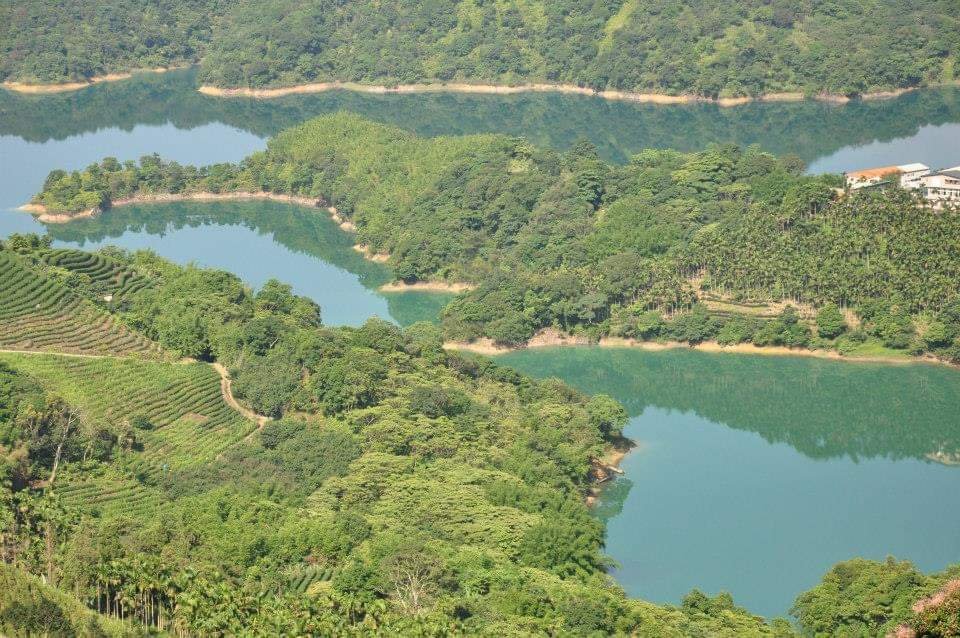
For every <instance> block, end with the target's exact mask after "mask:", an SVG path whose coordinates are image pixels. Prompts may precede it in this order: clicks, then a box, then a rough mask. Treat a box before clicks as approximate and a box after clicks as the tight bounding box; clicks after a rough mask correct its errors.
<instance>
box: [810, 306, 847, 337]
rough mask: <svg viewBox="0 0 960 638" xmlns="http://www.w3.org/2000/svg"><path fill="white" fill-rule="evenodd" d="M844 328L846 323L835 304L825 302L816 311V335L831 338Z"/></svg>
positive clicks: (838, 334)
mask: <svg viewBox="0 0 960 638" xmlns="http://www.w3.org/2000/svg"><path fill="white" fill-rule="evenodd" d="M846 329H847V323H846V321H845V320H844V318H843V313H842V312H840V309H839V308H838V307H837V305H836V304H834V303H826V304H824V305H823V306H822V307H821V308H820V310H819V311H818V312H817V335H819V336H821V337H823V338H825V339H833V338H835V337H839V336H840V334H841V333H843V331H844V330H846Z"/></svg>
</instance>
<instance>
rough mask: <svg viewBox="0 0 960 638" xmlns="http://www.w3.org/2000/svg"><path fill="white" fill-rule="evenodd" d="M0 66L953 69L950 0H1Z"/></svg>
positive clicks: (374, 79)
mask: <svg viewBox="0 0 960 638" xmlns="http://www.w3.org/2000/svg"><path fill="white" fill-rule="evenodd" d="M0 19H2V24H3V26H2V27H0V29H4V31H3V32H2V34H3V35H2V38H0V47H2V48H0V55H2V60H0V79H5V80H18V81H24V82H56V81H64V80H77V79H83V78H87V77H91V76H95V75H102V74H104V73H108V72H114V71H123V70H129V69H135V68H144V67H155V66H165V65H170V64H181V63H185V62H192V61H197V60H199V61H200V62H201V67H202V69H201V78H202V81H203V82H205V83H208V84H213V85H215V86H220V87H271V86H289V85H295V84H302V83H307V82H323V81H328V80H343V81H355V82H364V83H375V84H386V85H393V84H398V83H399V84H404V83H417V82H475V83H496V84H515V83H522V82H548V83H562V84H574V85H580V86H586V87H591V88H595V89H618V90H624V91H636V92H658V93H670V94H696V95H701V96H708V97H718V96H721V97H732V96H743V95H759V94H763V93H774V92H782V91H802V92H806V93H818V92H829V93H837V94H857V93H863V92H868V91H875V90H889V89H897V88H902V87H912V86H919V85H923V84H928V83H935V82H949V81H952V80H954V71H953V69H954V64H955V61H956V59H957V56H958V53H960V35H958V34H960V22H958V21H960V11H958V7H957V5H956V2H954V1H953V0H935V1H933V2H926V3H923V4H916V3H914V4H904V3H902V2H896V1H895V0H879V1H870V0H832V1H830V2H823V1H819V0H773V1H772V2H771V1H769V0H710V1H708V2H694V1H692V0H591V1H589V2H576V1H574V0H561V1H554V2H546V1H544V0H534V1H532V2H515V1H512V0H511V1H507V2H497V3H482V2H473V1H472V0H431V1H429V2H399V1H396V0H394V1H391V2H370V1H369V0H365V1H360V2H346V3H331V2H319V1H317V0H312V1H310V2H297V1H294V0H271V2H266V3H264V2H251V1H249V0H245V1H243V2H240V3H223V2H219V1H217V0H179V1H158V0H148V1H140V2H137V1H134V0H125V1H124V2H122V3H116V2H111V3H103V2H93V3H90V2H68V3H55V2H50V1H48V0H31V1H30V2H26V3H21V2H14V0H5V1H4V2H3V3H2V4H0Z"/></svg>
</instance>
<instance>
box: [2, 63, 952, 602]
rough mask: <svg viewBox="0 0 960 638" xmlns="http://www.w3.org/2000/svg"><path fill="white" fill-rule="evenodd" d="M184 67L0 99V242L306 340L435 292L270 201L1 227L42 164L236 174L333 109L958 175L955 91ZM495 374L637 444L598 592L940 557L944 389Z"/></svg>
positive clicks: (801, 580) (817, 371)
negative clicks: (762, 94) (733, 97)
mask: <svg viewBox="0 0 960 638" xmlns="http://www.w3.org/2000/svg"><path fill="white" fill-rule="evenodd" d="M194 79H195V78H194V74H193V72H191V71H186V72H175V73H169V74H166V75H162V76H155V75H145V76H141V77H138V78H135V79H134V80H132V81H129V82H120V83H114V84H103V85H99V86H97V87H94V88H91V89H86V90H83V91H80V92H76V93H71V94H65V95H59V96H47V97H41V98H38V97H23V96H16V95H13V94H10V93H6V92H4V91H0V237H4V236H6V235H9V234H10V233H13V232H49V233H50V234H51V235H52V236H53V237H54V239H55V240H56V242H57V244H58V245H70V246H80V247H84V248H96V247H99V246H103V245H107V244H113V245H119V246H123V247H126V248H131V249H137V248H151V249H153V250H156V251H157V252H158V253H160V254H161V255H164V256H165V257H168V258H170V259H172V260H175V261H177V262H180V263H187V262H191V261H192V262H196V263H198V264H202V265H207V266H214V267H220V268H225V269H228V270H231V271H233V272H236V273H237V274H238V275H240V276H241V277H242V278H243V279H244V280H245V281H247V282H248V283H249V284H250V285H252V286H254V287H256V286H259V285H261V284H262V283H263V282H264V281H265V280H266V279H268V278H270V277H276V278H278V279H281V280H283V281H286V282H289V283H291V284H292V285H293V286H294V288H295V289H296V291H297V292H299V293H301V294H306V295H309V296H311V297H312V298H313V299H315V300H316V301H317V302H318V303H320V305H321V306H322V308H323V315H324V321H325V322H326V323H328V324H331V325H335V324H358V323H361V322H362V321H364V320H365V319H366V318H368V317H370V316H373V315H378V316H381V317H389V318H392V319H394V320H395V321H397V322H399V323H404V324H406V323H411V322H413V321H416V320H419V319H425V318H436V316H437V314H438V312H439V310H440V308H441V307H442V305H443V304H444V303H445V302H446V299H447V298H446V297H444V296H442V295H429V294H411V293H407V294H392V295H386V294H382V293H380V292H378V291H377V288H378V287H379V286H380V285H381V284H383V283H385V282H386V281H389V280H390V278H391V277H390V272H389V271H388V269H386V268H385V267H383V266H381V265H377V264H372V263H370V262H368V261H366V260H363V259H362V258H360V256H359V255H358V254H357V253H356V252H354V251H353V250H352V249H351V247H350V245H351V243H352V242H351V240H350V237H349V235H346V234H344V233H342V232H340V231H339V230H338V229H337V227H336V226H335V225H334V224H333V223H332V222H331V221H330V220H329V219H328V218H327V217H326V216H325V215H322V214H317V213H315V212H311V211H308V210H306V209H301V208H297V207H292V206H285V205H280V204H275V203H269V202H247V203H209V204H197V203H193V204H166V205H151V206H140V207H129V208H122V209H118V210H116V211H112V212H110V213H108V214H106V215H103V216H101V217H100V218H98V219H95V220H83V221H77V222H74V223H71V224H68V225H54V226H50V227H44V226H43V225H42V224H38V223H37V222H35V221H34V220H33V218H32V217H30V216H29V215H25V214H22V213H17V212H6V210H12V209H13V208H15V207H16V206H18V205H20V204H22V203H24V202H25V201H27V200H28V199H29V198H30V196H31V195H32V194H33V193H35V192H36V191H37V190H38V189H39V188H40V186H41V185H42V183H43V179H44V177H45V176H46V174H47V173H48V172H49V171H50V170H51V169H53V168H81V167H83V166H85V165H87V164H89V163H90V162H93V161H96V160H99V159H101V158H102V157H104V156H106V155H113V156H115V157H118V158H119V159H121V160H122V159H135V158H137V157H139V156H140V155H143V154H146V153H152V152H158V153H160V154H161V155H163V156H164V157H167V158H171V159H176V160H178V161H181V162H185V163H196V164H204V163H210V162H221V161H236V160H239V159H240V158H242V157H244V156H245V155H247V154H249V153H250V152H251V151H254V150H257V149H260V148H262V147H263V146H264V144H265V139H266V137H268V136H270V135H272V134H273V133H275V132H277V131H279V130H280V129H282V128H284V127H286V126H290V125H292V124H295V123H297V122H299V121H302V120H304V119H307V118H309V117H311V116H314V115H317V114H320V113H326V112H331V111H336V110H351V111H356V112H359V113H362V114H364V115H366V116H368V117H371V118H373V119H376V120H379V121H383V122H388V123H393V124H397V125H400V126H403V127H406V128H409V129H412V130H416V131H417V132H419V133H421V134H424V135H440V134H456V133H471V132H482V131H499V132H504V133H508V134H511V135H523V136H526V137H528V138H529V139H531V140H532V141H534V142H535V143H538V144H542V145H549V146H552V147H555V148H565V147H568V146H569V145H570V144H572V143H573V142H574V141H575V140H576V139H578V138H582V137H586V138H588V139H590V140H592V141H593V142H594V143H595V144H596V145H597V147H598V148H599V150H600V152H601V153H602V154H603V155H604V156H605V157H606V158H608V159H610V160H612V161H618V162H622V161H626V159H627V158H628V157H629V156H630V155H631V154H633V153H635V152H637V151H638V150H641V149H643V148H647V147H673V148H678V149H682V150H695V149H699V148H702V147H703V146H704V145H706V144H708V143H711V142H721V143H722V142H736V143H739V144H754V143H756V144H760V145H761V146H762V147H764V148H766V149H768V150H770V151H773V152H776V153H794V154H797V155H799V156H800V157H801V158H803V159H804V160H805V161H806V162H808V165H809V166H810V170H811V171H815V172H816V171H841V170H845V169H849V168H856V167H862V166H869V165H874V164H889V163H899V162H906V161H923V162H926V163H928V164H930V165H933V166H944V165H955V164H960V89H943V90H935V91H924V92H918V93H914V94H911V95H906V96H903V97H901V98H899V99H896V100H892V101H889V102H871V103H861V104H851V105H848V106H844V107H837V106H833V105H827V104H820V103H799V104H753V105H748V106H744V107H738V108H734V109H720V108H718V107H715V106H711V105H690V106H673V107H656V106H652V105H637V104H629V103H612V102H604V101H602V100H597V99H594V98H589V97H583V96H560V95H549V94H531V95H514V96H458V95H442V94H436V95H421V96H364V95H358V94H352V93H345V92H338V93H330V94H322V95H314V96H291V97H289V98H284V99H280V100H273V101H256V100H245V99H239V100H218V99H212V98H206V97H204V96H201V95H200V94H198V93H196V91H194V90H193V88H194ZM504 359H505V361H506V362H508V363H510V364H511V365H515V366H516V367H518V368H521V369H522V370H524V371H526V372H529V373H531V374H534V375H537V376H560V377H562V378H564V379H566V380H567V381H569V382H570V383H572V384H574V385H576V386H578V387H580V388H582V389H584V390H587V391H590V392H606V393H608V394H611V395H613V396H615V397H616V398H618V399H620V400H621V401H623V402H624V403H625V404H626V405H627V407H628V409H629V411H630V414H631V422H630V426H629V429H628V434H629V435H630V436H631V437H633V438H634V439H636V440H637V441H638V443H639V446H638V449H637V450H636V451H635V452H634V453H632V454H631V455H630V456H629V457H628V458H627V459H626V461H625V463H624V468H625V470H626V472H627V475H626V478H625V479H622V480H619V481H617V482H616V483H614V484H612V485H611V486H610V487H609V489H608V490H607V491H606V492H605V497H604V502H603V503H602V504H601V507H600V509H599V510H598V511H599V513H600V514H601V515H602V516H603V517H604V518H605V519H606V520H607V523H608V530H609V545H608V550H609V553H610V554H611V555H612V556H613V557H614V558H615V559H616V560H617V561H618V562H619V563H620V565H621V567H620V569H618V570H617V571H616V576H617V578H618V579H619V580H620V582H621V583H623V585H624V587H626V588H627V590H628V591H629V592H630V593H631V594H634V595H637V596H642V597H645V598H649V599H652V600H655V601H663V602H677V601H678V600H679V599H680V598H681V597H682V595H683V594H684V593H686V592H687V591H689V590H690V589H691V588H693V587H700V588H702V589H704V590H705V591H708V592H711V593H713V592H716V591H719V590H721V589H726V590H729V591H731V592H732V593H733V594H734V596H735V598H736V599H737V601H738V602H739V603H741V604H744V605H746V606H748V607H749V608H750V609H752V610H753V611H755V612H757V613H762V614H766V615H777V614H783V613H785V612H786V610H787V609H788V608H789V606H790V604H791V602H792V600H793V598H794V597H795V596H796V594H797V593H799V592H800V591H802V590H804V589H806V588H808V587H810V586H811V585H812V584H814V583H815V582H816V581H817V580H818V579H819V578H820V576H821V575H822V574H823V572H824V571H825V570H826V569H827V568H828V567H829V566H830V565H831V564H833V563H834V562H836V561H838V560H842V559H845V558H849V557H852V556H857V555H862V556H871V557H876V558H881V557H883V556H885V555H887V554H896V555H897V556H899V557H902V558H908V559H910V560H913V561H915V562H916V563H917V564H918V565H920V566H921V567H922V568H924V569H930V570H933V569H938V568H941V567H943V566H944V565H945V564H947V563H949V562H956V561H957V560H958V559H960V508H958V507H956V506H955V500H956V494H957V493H958V488H960V468H957V467H949V466H944V465H941V464H938V463H935V462H932V461H930V460H928V458H927V455H929V454H931V453H934V452H937V451H947V452H956V451H958V450H960V374H957V373H956V372H954V371H951V370H946V369H940V368H934V367H928V366H906V367H877V366H867V365H859V364H856V365H855V364H840V363H834V362H822V361H814V360H806V359H789V358H763V357H749V356H743V357H739V356H732V355H720V356H717V355H713V356H711V355H706V354H702V353H694V352H670V353H643V352H636V351H618V350H591V349H575V350H569V349H568V350H538V351H530V352H524V353H518V354H514V355H510V356H508V357H505V358H504Z"/></svg>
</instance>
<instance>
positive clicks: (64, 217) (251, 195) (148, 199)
mask: <svg viewBox="0 0 960 638" xmlns="http://www.w3.org/2000/svg"><path fill="white" fill-rule="evenodd" d="M256 200H265V201H274V202H281V203H284V204H296V205H298V206H304V207H307V208H322V207H323V204H324V202H323V200H322V199H314V198H312V197H302V196H299V195H284V194H282V193H270V192H267V191H238V192H233V193H210V192H199V193H156V194H144V195H135V196H133V197H125V198H121V199H118V200H115V201H112V202H110V206H109V207H107V208H106V209H103V208H100V207H95V208H88V209H87V210H81V211H77V212H74V213H51V212H49V211H48V209H47V207H46V206H44V205H43V204H37V203H34V202H30V203H27V204H24V205H23V206H20V207H18V208H17V210H20V211H24V212H27V213H31V214H32V215H34V216H36V218H37V221H40V222H43V223H45V224H66V223H69V222H71V221H74V220H75V219H86V218H90V217H96V216H97V215H99V214H100V213H102V212H104V210H111V209H113V208H121V207H123V206H131V205H135V204H166V203H172V202H221V201H256ZM326 210H327V212H328V213H329V214H330V218H331V219H332V220H333V221H334V222H336V223H337V225H338V226H340V228H341V229H343V230H347V231H354V230H356V227H355V226H354V225H353V223H352V222H350V221H349V220H347V219H345V218H344V217H343V216H342V215H340V213H339V212H338V211H337V209H336V208H334V207H333V206H328V207H326Z"/></svg>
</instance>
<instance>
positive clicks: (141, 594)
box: [0, 237, 787, 636]
mask: <svg viewBox="0 0 960 638" xmlns="http://www.w3.org/2000/svg"><path fill="white" fill-rule="evenodd" d="M11 246H15V247H16V253H13V251H11V250H10V247H11ZM11 253H13V254H11ZM0 255H4V256H5V257H4V258H5V259H6V263H14V262H16V263H17V264H18V265H19V267H20V268H21V269H22V270H23V271H24V272H27V273H28V274H30V275H31V276H33V277H35V278H37V279H38V280H39V281H41V282H48V281H52V280H53V279H54V278H55V277H57V276H59V275H57V271H51V270H50V265H49V264H50V263H52V262H59V261H61V260H62V258H63V255H62V253H61V252H60V251H56V250H51V249H50V248H48V247H47V246H46V244H45V243H44V242H41V241H36V240H31V238H29V237H14V238H13V239H11V240H10V241H8V242H5V244H4V247H3V250H0ZM70 257H71V260H70V263H74V264H87V266H83V269H84V270H85V271H86V272H87V274H89V273H91V272H94V270H96V271H100V270H103V271H104V272H107V271H111V272H114V271H115V272H132V273H136V274H137V276H138V277H139V278H141V279H142V280H143V282H144V285H143V286H141V287H139V288H138V289H136V290H132V291H130V292H129V293H128V294H125V295H124V296H123V303H122V304H118V305H112V306H108V307H105V309H104V312H105V313H106V312H109V313H110V315H111V317H113V318H114V320H115V321H117V322H123V323H124V325H129V326H135V327H136V328H137V329H138V330H139V331H141V332H142V333H143V334H145V335H149V336H150V337H151V338H152V339H155V340H156V341H157V342H158V343H159V344H160V345H162V346H163V347H164V349H165V350H167V351H169V352H173V353H179V354H185V353H192V354H194V355H197V356H200V357H203V358H206V359H212V360H216V361H218V362H220V363H221V364H223V365H225V366H227V367H228V368H229V370H230V373H231V376H232V383H231V386H232V387H230V386H225V388H227V387H230V389H231V390H232V391H233V392H235V393H236V395H237V396H238V397H239V398H240V400H241V401H243V402H244V403H245V404H247V405H249V406H251V407H252V408H254V409H256V410H258V411H260V412H266V413H269V414H270V415H272V416H274V417H275V418H274V419H273V420H265V419H258V423H260V424H261V427H259V428H258V427H257V424H255V423H254V421H253V420H248V419H247V418H246V417H244V416H243V415H241V414H240V413H238V412H236V411H234V410H233V409H232V408H231V407H230V406H229V404H228V402H227V401H225V399H224V396H223V395H222V393H221V385H220V380H219V378H218V375H217V373H216V372H215V371H214V370H213V369H212V368H211V367H210V366H209V365H208V364H207V363H203V362H193V363H180V362H172V361H148V360H144V359H142V358H138V357H123V356H118V355H112V356H103V357H75V356H74V357H71V356H66V355H59V354H49V353H26V352H19V353H4V354H2V355H0V452H2V455H0V459H2V464H0V477H2V481H0V500H2V501H3V503H4V504H9V505H11V507H9V508H8V509H5V510H4V511H7V512H9V514H8V515H7V516H6V517H5V518H3V519H0V533H2V534H3V547H4V548H6V549H4V552H5V553H4V560H5V561H6V562H12V563H14V564H16V565H17V566H18V567H19V568H20V569H22V570H24V571H27V572H30V573H33V574H43V575H44V576H45V577H46V578H47V580H48V582H49V583H51V584H55V585H56V586H57V587H59V588H61V589H62V590H63V591H69V592H72V593H73V594H74V595H75V596H76V597H77V598H78V599H79V600H80V601H82V602H83V603H85V604H86V606H88V607H90V608H91V609H94V610H98V611H101V612H102V613H104V614H106V615H109V616H112V617H122V618H124V619H126V623H127V627H133V626H144V627H149V628H153V629H155V630H157V631H160V630H166V629H170V630H171V631H175V632H176V633H178V635H235V634H237V633H246V634H248V635H277V634H309V635H383V634H388V635H408V634H416V635H451V634H471V635H497V636H521V635H530V634H543V633H560V634H568V635H583V634H590V633H601V634H609V633H638V634H649V635H667V636H682V635H692V634H701V635H725V636H734V635H737V636H739V635H757V636H760V635H774V634H775V633H778V635H784V632H786V631H787V630H786V628H785V627H784V625H783V624H782V623H778V624H775V625H768V624H767V623H765V622H764V621H763V619H760V618H757V617H754V616H752V615H750V614H749V613H748V612H746V611H744V610H742V609H740V608H738V607H736V606H735V605H734V604H733V602H732V600H730V598H729V596H726V595H721V596H718V597H716V598H706V597H704V596H702V595H700V594H697V595H694V596H692V597H691V598H690V600H689V601H688V602H687V603H685V604H684V605H682V606H680V607H669V606H658V605H653V604H650V603H646V602H643V601H637V600H631V599H628V598H626V596H625V595H624V593H623V591H622V590H621V589H620V588H619V587H618V586H616V584H615V583H614V582H613V580H612V579H611V578H610V577H609V576H607V575H606V574H605V567H606V564H607V561H606V558H605V557H604V556H603V553H602V546H603V527H602V524H601V523H600V522H598V521H597V520H595V519H594V518H593V517H592V516H591V515H590V513H589V511H588V510H587V507H586V505H585V504H584V497H585V496H586V494H587V492H588V491H589V489H590V488H591V476H592V475H593V471H594V468H595V467H596V464H597V462H598V461H597V459H598V458H600V457H602V456H603V455H604V453H605V452H606V451H607V450H609V449H610V448H611V447H612V446H614V445H622V444H623V442H622V441H621V439H620V434H619V432H620V428H621V426H622V425H623V423H624V421H625V418H626V417H625V413H624V412H623V409H622V408H621V407H620V406H619V405H618V404H616V403H615V402H614V401H613V400H612V399H609V398H607V397H603V396H597V397H587V396H584V395H581V394H579V393H577V392H575V391H574V390H572V389H570V388H568V387H565V386H563V385H562V384H560V383H559V382H556V381H534V380H532V379H529V378H527V377H524V376H522V375H520V374H517V373H515V372H513V371H510V370H508V369H504V368H500V367H498V366H496V365H494V364H493V363H491V362H489V361H486V360H481V359H474V358H467V357H463V356H461V355H457V354H453V353H448V352H446V351H444V350H443V348H442V335H441V334H440V332H439V330H438V329H437V328H436V327H435V326H433V325H432V324H417V325H414V326H412V327H410V328H409V329H407V330H406V331H401V330H400V329H399V328H397V327H395V326H393V325H391V324H388V323H385V322H382V321H378V320H372V321H370V322H368V323H367V324H365V325H364V326H362V327H360V328H326V327H323V326H321V325H320V323H319V314H318V310H317V308H316V306H315V305H313V304H312V302H309V301H307V300H305V299H302V298H298V297H296V296H294V295H292V294H291V292H290V289H289V287H287V286H284V285H282V284H280V283H278V282H268V283H267V284H266V285H265V286H264V287H263V288H262V289H261V290H260V291H258V292H257V293H253V292H252V291H250V290H249V289H248V288H246V287H244V286H243V285H242V284H241V283H240V282H239V280H238V279H237V278H236V277H234V276H232V275H229V274H228V273H223V272H219V271H208V270H202V269H197V268H194V267H180V266H176V265H174V264H171V263H169V262H165V261H163V260H162V259H159V258H158V257H156V256H155V255H152V254H150V253H135V254H127V253H122V252H119V251H115V250H114V251H109V252H108V253H107V254H95V255H91V256H89V257H83V256H82V255H80V254H77V253H70ZM89 264H100V266H98V267H97V268H96V269H93V268H91V267H90V266H89ZM104 264H107V266H108V267H105V266H104ZM104 277H106V276H105V275H104V276H102V277H101V276H90V277H87V278H86V279H83V278H81V279H78V282H77V286H76V288H75V290H76V294H77V295H78V297H83V296H84V295H87V294H94V291H97V290H99V286H101V285H102V283H103V281H104V280H105V279H104ZM106 280H110V278H109V277H106ZM223 391H224V392H226V391H227V390H226V389H224V390H223ZM58 595H59V594H58ZM0 596H2V594H0ZM11 613H27V612H21V611H16V612H11ZM31 613H33V612H31ZM71 613H72V612H71ZM11 618H20V616H11ZM52 618H53V619H54V620H56V617H52ZM57 627H59V625H58V626H57ZM81 633H82V632H81Z"/></svg>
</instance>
